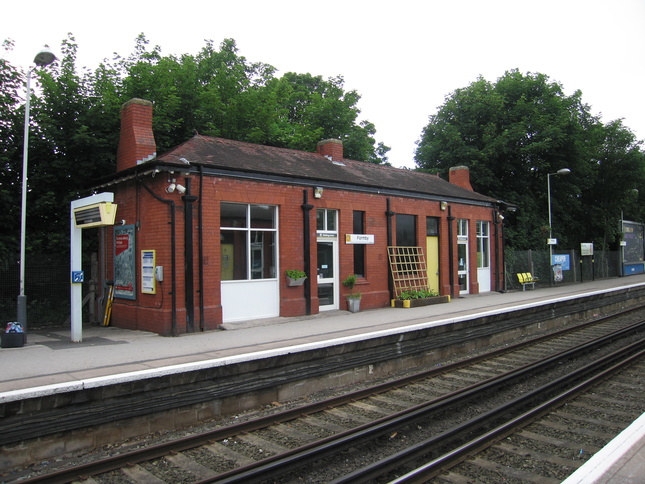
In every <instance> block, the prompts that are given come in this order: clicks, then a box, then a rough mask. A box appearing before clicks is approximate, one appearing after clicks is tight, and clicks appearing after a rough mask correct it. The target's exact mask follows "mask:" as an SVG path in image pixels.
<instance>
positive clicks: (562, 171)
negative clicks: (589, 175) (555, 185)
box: [556, 168, 571, 175]
mask: <svg viewBox="0 0 645 484" xmlns="http://www.w3.org/2000/svg"><path fill="white" fill-rule="evenodd" d="M556 173H557V174H558V175H568V174H569V173H571V170H569V168H560V169H559V170H558V171H557V172H556Z"/></svg>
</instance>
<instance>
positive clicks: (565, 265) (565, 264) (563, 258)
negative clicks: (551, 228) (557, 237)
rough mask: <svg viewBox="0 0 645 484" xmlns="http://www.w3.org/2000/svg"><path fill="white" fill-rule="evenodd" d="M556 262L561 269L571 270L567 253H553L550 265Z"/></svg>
mask: <svg viewBox="0 0 645 484" xmlns="http://www.w3.org/2000/svg"><path fill="white" fill-rule="evenodd" d="M556 264H559V265H561V266H562V270H563V271H568V270H571V264H570V263H569V254H554V255H553V259H552V260H551V265H552V266H554V265H556Z"/></svg>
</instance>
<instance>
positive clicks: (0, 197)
mask: <svg viewBox="0 0 645 484" xmlns="http://www.w3.org/2000/svg"><path fill="white" fill-rule="evenodd" d="M12 49H13V42H12V41H11V40H5V41H4V42H3V50H4V51H5V52H9V51H11V50H12ZM23 75H24V74H23V73H21V72H20V71H19V70H18V69H16V68H15V67H13V66H12V65H11V64H10V63H9V62H8V61H7V60H5V59H4V58H0V139H2V144H0V166H2V170H0V203H1V204H2V206H3V207H4V210H2V211H1V213H0V224H1V225H2V227H6V228H11V227H16V228H17V226H18V225H17V221H18V216H19V212H18V211H16V207H19V206H20V203H19V200H20V197H21V182H20V178H21V176H22V167H21V162H22V151H21V148H22V143H23V136H22V129H21V128H22V126H23V120H24V112H23V114H22V116H21V113H20V110H19V106H20V102H21V98H20V91H21V89H22V87H23V86H24V83H23ZM14 219H15V220H14ZM18 233H19V232H18V230H3V231H2V234H1V235H0V260H6V257H7V256H8V255H9V254H10V253H14V250H15V248H16V247H18Z"/></svg>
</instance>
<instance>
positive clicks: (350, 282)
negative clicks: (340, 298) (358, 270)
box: [341, 274, 361, 299]
mask: <svg viewBox="0 0 645 484" xmlns="http://www.w3.org/2000/svg"><path fill="white" fill-rule="evenodd" d="M341 284H342V285H343V286H344V287H346V288H348V289H349V294H348V295H347V297H349V298H355V299H358V298H360V297H361V293H360V292H354V286H355V285H356V274H350V275H348V276H347V277H346V278H345V279H343V280H342V281H341Z"/></svg>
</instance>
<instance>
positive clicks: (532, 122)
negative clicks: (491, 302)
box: [415, 70, 645, 249]
mask: <svg viewBox="0 0 645 484" xmlns="http://www.w3.org/2000/svg"><path fill="white" fill-rule="evenodd" d="M415 161H416V164H417V166H418V167H419V168H420V169H424V170H429V171H432V172H435V173H440V174H443V175H445V174H447V172H448V170H449V168H450V167H452V166H458V165H464V166H467V167H468V168H469V169H470V173H471V183H472V185H473V188H474V189H475V190H476V191H478V192H480V193H483V194H486V195H489V196H491V197H495V198H498V199H500V200H503V201H504V202H507V203H509V204H514V205H517V206H518V208H519V209H518V212H517V213H516V214H515V215H514V216H512V217H507V219H506V220H505V226H506V235H507V243H508V245H509V246H511V247H515V248H519V249H543V248H544V247H545V239H546V238H547V236H548V209H547V205H548V200H547V198H548V197H547V175H548V174H551V175H553V174H555V173H556V172H557V171H558V170H560V169H562V168H569V169H570V170H571V174H570V175H568V176H551V177H550V181H551V203H552V214H553V223H552V225H553V232H554V237H556V238H558V239H559V245H560V246H562V247H571V248H573V247H575V246H577V244H579V243H580V242H594V243H596V244H597V246H598V247H599V248H609V247H610V246H614V247H615V245H616V244H617V242H618V240H619V238H620V228H619V220H620V217H621V210H625V211H628V212H627V213H626V214H625V215H626V217H625V218H628V217H631V219H632V220H634V219H635V220H642V215H643V213H640V212H639V208H638V207H639V206H638V205H637V196H638V194H637V193H636V190H639V189H641V192H642V189H643V188H645V185H644V183H643V182H644V181H645V171H644V169H645V154H644V153H643V151H642V149H641V142H638V141H637V140H636V138H635V136H634V134H633V133H632V132H631V131H629V129H628V128H626V127H625V126H623V124H622V121H620V120H616V121H612V122H609V123H607V124H606V125H605V124H603V123H602V122H601V121H600V119H599V118H598V117H596V116H593V115H592V114H591V113H590V108H589V106H587V105H585V104H584V103H583V102H582V93H581V92H580V91H576V92H574V93H573V94H572V95H566V94H565V93H564V92H563V88H562V86H561V85H560V84H559V83H557V82H553V81H551V80H550V79H549V77H548V76H546V75H544V74H540V73H527V74H522V73H520V72H519V71H517V70H511V71H508V72H506V73H505V74H504V75H503V76H502V77H500V78H499V79H498V80H497V82H495V83H492V82H489V81H487V80H485V79H483V78H481V77H480V78H478V79H477V80H476V81H474V82H472V83H471V84H470V85H469V86H467V87H465V88H459V89H456V90H455V91H454V92H452V93H451V94H450V95H448V96H447V97H446V99H445V102H444V104H443V105H442V106H440V107H439V108H438V112H437V113H436V114H434V115H432V116H430V119H429V123H428V124H427V125H426V126H425V128H424V129H423V131H422V134H421V137H420V139H419V140H418V142H417V150H416V154H415ZM643 195H645V192H644V193H643Z"/></svg>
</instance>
